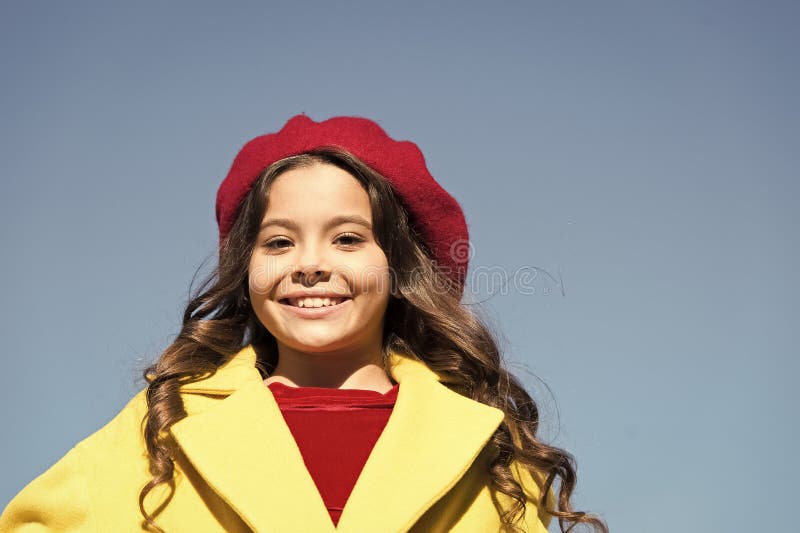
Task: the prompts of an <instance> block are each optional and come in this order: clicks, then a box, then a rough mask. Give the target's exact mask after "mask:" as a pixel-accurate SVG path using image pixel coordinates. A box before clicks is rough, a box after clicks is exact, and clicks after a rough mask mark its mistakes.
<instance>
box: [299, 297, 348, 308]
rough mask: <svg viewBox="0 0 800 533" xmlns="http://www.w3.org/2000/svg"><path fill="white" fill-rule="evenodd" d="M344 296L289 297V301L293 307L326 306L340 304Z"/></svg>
mask: <svg viewBox="0 0 800 533" xmlns="http://www.w3.org/2000/svg"><path fill="white" fill-rule="evenodd" d="M342 300H344V298H290V299H289V303H290V304H291V305H293V306H295V307H328V306H331V305H337V304H340V303H341V302H342Z"/></svg>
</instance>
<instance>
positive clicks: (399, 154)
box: [216, 115, 469, 291]
mask: <svg viewBox="0 0 800 533" xmlns="http://www.w3.org/2000/svg"><path fill="white" fill-rule="evenodd" d="M322 146H337V147H340V148H344V149H345V150H347V151H348V152H350V153H351V154H353V155H355V156H356V157H358V158H359V159H360V160H361V161H363V162H364V163H366V164H367V165H369V166H370V167H371V168H372V169H374V170H375V171H377V172H378V173H379V174H381V175H382V176H384V177H385V178H386V179H387V180H389V182H390V183H391V185H392V187H393V189H394V191H395V193H396V194H397V195H398V196H399V197H400V199H401V201H402V202H403V203H404V206H405V207H406V209H407V210H408V212H409V214H410V219H411V223H412V224H413V225H414V227H415V229H416V230H417V231H418V233H419V234H420V235H421V236H422V238H423V240H424V241H425V244H426V245H427V246H428V248H429V249H430V250H431V252H432V253H433V254H434V259H435V261H436V263H437V264H438V265H439V266H440V267H441V268H443V270H444V272H445V274H447V275H449V276H450V277H451V278H452V279H453V280H454V281H456V282H457V284H458V286H459V288H460V290H461V291H463V286H464V280H465V278H466V274H467V264H468V261H469V247H468V239H469V234H468V232H467V223H466V220H465V219H464V213H463V211H462V210H461V207H460V206H459V204H458V202H457V201H456V200H455V199H454V198H453V197H452V196H451V195H450V194H448V192H447V191H445V190H444V189H443V188H442V186H441V185H439V183H437V182H436V180H435V179H434V178H433V176H431V174H430V172H428V168H427V167H426V166H425V158H424V157H423V155H422V152H421V151H420V150H419V148H418V147H417V145H416V144H414V143H413V142H411V141H396V140H394V139H392V138H391V137H389V136H388V135H387V134H386V132H385V131H383V129H382V128H381V127H380V126H379V125H378V124H376V123H375V122H373V121H371V120H369V119H366V118H361V117H333V118H330V119H328V120H324V121H322V122H314V121H313V120H311V119H310V118H309V117H308V116H306V115H296V116H294V117H292V118H291V119H289V121H288V122H286V124H285V125H284V126H283V128H281V130H280V131H278V132H277V133H269V134H266V135H261V136H259V137H256V138H254V139H252V140H250V141H248V142H247V143H246V144H245V145H244V147H243V148H242V149H241V150H240V151H239V153H238V154H237V155H236V158H235V159H234V160H233V164H232V165H231V169H230V170H229V171H228V175H227V176H226V177H225V179H224V180H223V181H222V184H220V187H219V190H218V191H217V207H216V212H217V224H218V225H219V237H220V242H221V241H222V239H224V238H225V236H226V235H227V233H228V231H230V229H231V227H232V226H233V222H234V220H236V216H237V215H238V212H239V208H240V206H241V203H242V200H243V199H244V197H245V196H246V195H247V193H248V191H249V190H250V188H251V187H252V185H253V183H254V182H255V180H256V179H257V178H258V177H259V176H260V175H261V173H262V172H263V171H264V170H265V169H266V168H267V167H268V166H269V165H271V164H272V163H274V162H275V161H278V160H280V159H283V158H286V157H289V156H292V155H297V154H300V153H303V152H306V151H309V150H311V149H314V148H318V147H322Z"/></svg>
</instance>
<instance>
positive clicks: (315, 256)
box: [292, 249, 330, 286]
mask: <svg viewBox="0 0 800 533" xmlns="http://www.w3.org/2000/svg"><path fill="white" fill-rule="evenodd" d="M326 265H327V263H326V262H325V260H324V258H323V257H322V255H321V254H320V253H319V252H317V251H314V250H310V249H306V251H305V252H304V253H303V254H302V256H301V257H300V259H299V261H298V263H297V268H296V269H295V271H294V272H293V273H292V281H294V282H295V283H301V284H303V285H306V286H310V285H314V284H315V283H317V282H319V281H320V280H322V279H324V278H326V277H327V276H329V275H330V269H329V268H328V267H327V266H326Z"/></svg>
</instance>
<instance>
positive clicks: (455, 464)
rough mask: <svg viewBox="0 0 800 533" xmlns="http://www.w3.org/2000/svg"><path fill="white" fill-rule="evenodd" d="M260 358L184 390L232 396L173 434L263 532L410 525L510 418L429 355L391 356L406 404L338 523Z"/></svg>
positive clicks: (248, 358) (238, 358)
mask: <svg viewBox="0 0 800 533" xmlns="http://www.w3.org/2000/svg"><path fill="white" fill-rule="evenodd" d="M255 361H256V353H255V350H254V349H253V347H252V346H251V345H248V346H246V347H245V348H243V349H242V350H241V351H239V352H238V353H237V354H236V355H234V357H232V358H231V359H230V360H229V361H228V362H227V363H225V364H224V365H222V366H221V367H220V368H219V369H218V370H217V372H216V373H215V374H214V375H212V376H210V377H208V378H206V379H204V380H201V381H197V382H194V383H188V384H185V385H183V386H181V392H182V393H184V394H186V395H192V394H203V395H212V396H221V397H222V398H221V399H220V400H219V401H218V403H216V404H214V405H213V406H211V407H210V408H206V409H203V410H200V411H199V412H194V413H193V412H192V410H191V409H189V408H187V412H188V416H187V417H185V418H183V419H181V420H180V421H178V422H176V423H175V424H173V426H172V427H171V429H170V431H171V433H172V435H173V436H174V437H175V440H176V441H177V443H178V445H179V446H180V447H181V448H182V450H183V452H184V453H185V455H186V457H187V458H188V459H189V461H191V463H192V464H193V466H194V467H195V469H196V470H197V471H198V473H199V474H200V475H201V476H203V478H204V479H205V481H206V482H207V483H208V484H209V485H210V486H211V487H212V488H213V489H214V491H215V492H216V493H218V494H219V495H220V496H221V497H222V498H223V499H224V500H225V501H226V502H227V503H228V504H229V505H230V506H231V507H232V508H233V509H234V510H235V511H236V512H237V513H238V514H239V515H240V516H241V517H242V519H243V520H244V521H245V522H246V523H247V524H248V525H249V526H250V527H251V528H252V529H253V530H254V531H257V532H261V531H315V532H322V533H334V532H338V533H356V532H363V531H386V532H399V531H406V530H408V529H409V528H410V527H411V526H412V525H413V523H414V522H415V521H416V520H417V519H419V517H420V516H421V515H422V514H423V513H424V512H425V511H426V510H427V509H428V508H429V507H430V506H431V505H433V504H434V503H435V502H436V500H437V499H438V498H440V497H441V496H442V495H443V494H444V493H445V492H446V491H447V490H449V489H450V488H451V487H452V486H453V485H455V483H456V482H457V481H458V479H459V478H460V477H461V476H462V475H463V474H464V473H465V472H466V470H467V469H468V468H469V466H470V465H471V464H472V462H473V460H474V459H475V458H476V457H477V455H478V454H479V453H480V451H481V450H482V449H483V448H484V446H485V445H486V443H487V442H488V440H489V439H490V438H491V436H492V434H493V433H494V431H495V430H496V429H497V427H498V426H499V425H500V423H501V422H502V420H503V416H504V413H503V411H502V410H500V409H497V408H495V407H491V406H488V405H485V404H483V403H480V402H477V401H475V400H472V399H469V398H467V397H465V396H462V395H460V394H458V393H456V392H454V391H452V390H450V389H449V388H447V387H446V386H445V385H444V384H443V383H441V380H440V378H439V376H438V375H437V374H436V373H435V372H434V371H433V370H431V369H430V368H429V367H428V366H427V365H426V364H425V363H424V362H422V361H421V360H419V359H415V358H412V357H409V356H406V355H402V354H399V353H394V352H393V353H391V354H390V361H389V362H390V373H391V375H392V377H393V378H394V379H395V381H397V382H398V383H400V387H399V389H398V396H397V402H396V403H395V406H394V409H393V410H392V413H391V415H390V417H389V420H388V422H387V424H386V427H385V428H384V430H383V432H382V433H381V435H380V437H379V438H378V441H377V442H376V443H375V447H374V448H373V450H372V452H371V454H370V456H369V458H368V459H367V462H366V464H365V465H364V468H363V470H362V471H361V474H360V477H359V478H358V481H357V482H356V485H355V486H354V488H353V491H352V493H351V494H350V497H349V499H348V501H347V504H346V505H345V508H344V510H343V511H342V516H341V518H340V519H339V523H338V527H334V525H333V522H332V521H331V519H330V516H329V514H328V511H327V509H326V507H325V504H324V502H323V501H322V497H321V496H320V494H319V491H318V490H317V488H316V485H315V484H314V480H313V479H312V477H311V475H310V474H309V472H308V470H307V469H306V467H305V463H304V462H303V458H302V455H301V453H300V450H299V448H298V447H297V444H296V442H295V440H294V437H293V436H292V434H291V432H290V430H289V428H288V426H287V425H286V423H285V421H284V419H283V415H282V414H281V412H280V408H279V407H278V404H277V402H276V401H275V398H274V396H273V395H272V392H271V391H270V389H269V388H268V387H267V386H266V385H265V384H264V382H263V379H262V377H261V375H260V374H259V372H258V370H257V369H256V368H255V366H254V365H255ZM187 399H188V398H187ZM387 502H391V505H387ZM378 509H380V512H376V510H378Z"/></svg>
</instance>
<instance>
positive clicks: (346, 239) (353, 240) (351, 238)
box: [336, 233, 366, 246]
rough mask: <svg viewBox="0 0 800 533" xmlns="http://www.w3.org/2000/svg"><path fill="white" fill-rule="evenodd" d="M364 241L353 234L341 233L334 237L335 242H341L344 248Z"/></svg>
mask: <svg viewBox="0 0 800 533" xmlns="http://www.w3.org/2000/svg"><path fill="white" fill-rule="evenodd" d="M365 240H366V239H364V238H363V237H361V236H360V235H356V234H355V233H342V234H341V235H339V236H338V237H336V242H342V244H344V245H345V246H355V245H356V244H360V243H362V242H364V241H365Z"/></svg>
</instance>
